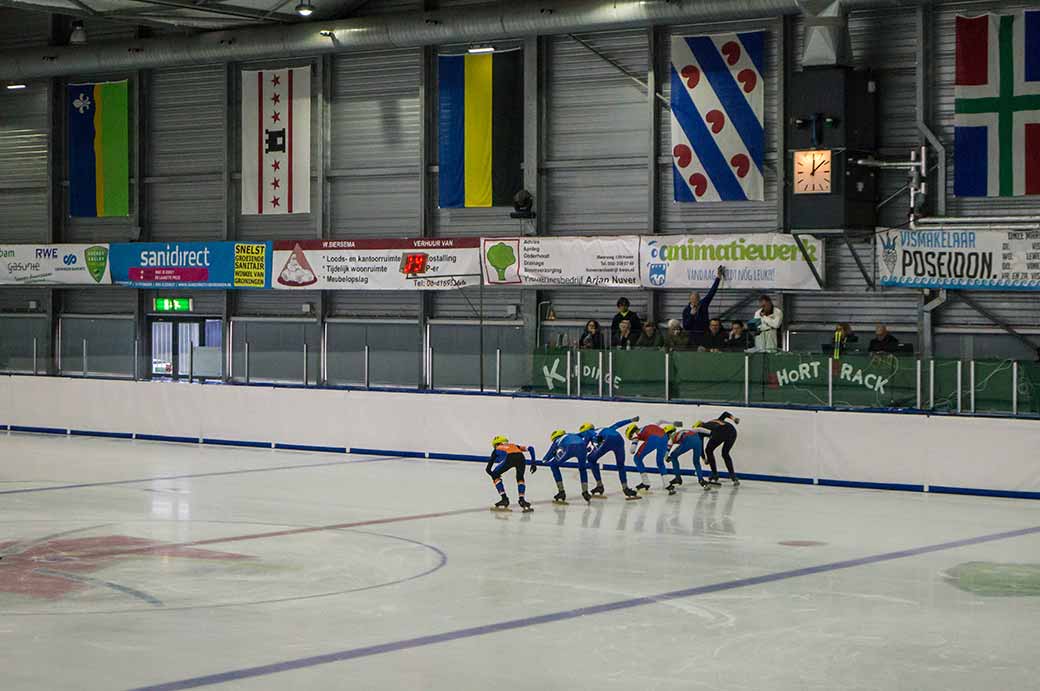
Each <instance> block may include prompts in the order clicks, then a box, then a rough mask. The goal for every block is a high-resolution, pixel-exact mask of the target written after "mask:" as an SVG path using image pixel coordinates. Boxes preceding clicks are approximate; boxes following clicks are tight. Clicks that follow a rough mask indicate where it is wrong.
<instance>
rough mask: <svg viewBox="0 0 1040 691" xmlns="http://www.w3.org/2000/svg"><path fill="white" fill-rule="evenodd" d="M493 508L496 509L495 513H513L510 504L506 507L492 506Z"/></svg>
mask: <svg viewBox="0 0 1040 691" xmlns="http://www.w3.org/2000/svg"><path fill="white" fill-rule="evenodd" d="M491 510H492V511H494V512H495V513H513V509H511V508H509V507H508V506H506V507H501V506H492V507H491Z"/></svg>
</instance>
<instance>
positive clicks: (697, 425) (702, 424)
mask: <svg viewBox="0 0 1040 691" xmlns="http://www.w3.org/2000/svg"><path fill="white" fill-rule="evenodd" d="M698 427H704V421H703V420H698V421H697V422H695V423H693V428H694V429H697V428H698Z"/></svg>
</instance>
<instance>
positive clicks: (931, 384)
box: [928, 360, 935, 410]
mask: <svg viewBox="0 0 1040 691" xmlns="http://www.w3.org/2000/svg"><path fill="white" fill-rule="evenodd" d="M928 409H929V410H935V360H929V361H928Z"/></svg>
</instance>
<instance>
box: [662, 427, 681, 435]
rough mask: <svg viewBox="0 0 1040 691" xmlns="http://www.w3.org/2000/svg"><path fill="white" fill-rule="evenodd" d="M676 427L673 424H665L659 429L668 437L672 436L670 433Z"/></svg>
mask: <svg viewBox="0 0 1040 691" xmlns="http://www.w3.org/2000/svg"><path fill="white" fill-rule="evenodd" d="M676 429H678V428H677V427H676V426H675V425H665V426H664V427H662V428H661V431H662V432H664V433H665V436H668V437H670V436H672V433H674V432H675V430H676Z"/></svg>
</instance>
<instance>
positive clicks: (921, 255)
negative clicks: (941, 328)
mask: <svg viewBox="0 0 1040 691" xmlns="http://www.w3.org/2000/svg"><path fill="white" fill-rule="evenodd" d="M877 254H878V256H877V267H878V283H879V284H880V285H883V286H893V287H900V288H970V289H972V290H1040V231H1036V230H1030V231H998V230H983V231H974V230H954V229H949V230H946V229H942V228H939V229H936V230H893V231H889V232H887V233H881V234H880V235H878V236H877Z"/></svg>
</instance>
